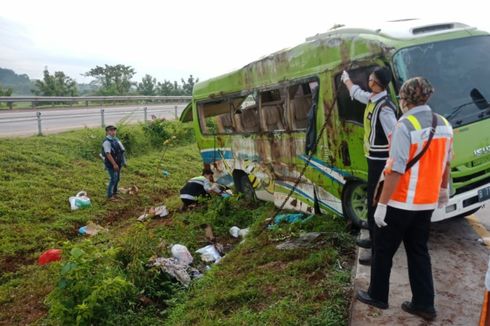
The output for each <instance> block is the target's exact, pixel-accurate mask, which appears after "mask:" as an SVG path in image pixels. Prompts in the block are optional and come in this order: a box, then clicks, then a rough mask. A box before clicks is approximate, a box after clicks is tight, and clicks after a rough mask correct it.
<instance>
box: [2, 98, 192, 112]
mask: <svg viewBox="0 0 490 326" xmlns="http://www.w3.org/2000/svg"><path fill="white" fill-rule="evenodd" d="M191 99H192V96H139V95H138V96H0V103H7V105H8V107H9V108H10V109H12V108H13V104H14V103H20V102H24V103H25V102H31V103H32V108H35V107H36V105H38V104H40V103H51V104H54V103H68V104H70V105H72V104H73V103H79V102H85V106H88V103H89V102H99V103H100V102H138V101H146V102H156V103H187V102H189V101H190V100H191Z"/></svg>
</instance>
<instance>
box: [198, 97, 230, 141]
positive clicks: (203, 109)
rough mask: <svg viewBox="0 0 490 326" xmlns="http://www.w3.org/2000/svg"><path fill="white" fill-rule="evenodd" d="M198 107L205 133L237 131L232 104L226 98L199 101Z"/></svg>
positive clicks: (200, 121) (202, 128)
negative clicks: (214, 100) (206, 101)
mask: <svg viewBox="0 0 490 326" xmlns="http://www.w3.org/2000/svg"><path fill="white" fill-rule="evenodd" d="M198 108H199V111H198V112H199V123H200V125H201V130H202V133H203V134H205V135H209V134H231V133H234V132H235V128H234V126H233V122H232V119H231V110H230V105H229V103H227V102H226V101H225V100H220V101H216V102H208V103H199V104H198Z"/></svg>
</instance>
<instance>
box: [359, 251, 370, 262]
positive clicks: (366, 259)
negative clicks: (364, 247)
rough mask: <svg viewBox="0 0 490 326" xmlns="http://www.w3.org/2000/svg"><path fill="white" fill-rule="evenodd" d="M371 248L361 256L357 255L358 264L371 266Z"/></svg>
mask: <svg viewBox="0 0 490 326" xmlns="http://www.w3.org/2000/svg"><path fill="white" fill-rule="evenodd" d="M371 258H372V256H371V250H369V251H368V252H365V253H364V254H363V255H362V256H361V257H359V264H361V265H364V266H371Z"/></svg>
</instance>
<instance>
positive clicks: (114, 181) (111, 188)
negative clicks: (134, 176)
mask: <svg viewBox="0 0 490 326" xmlns="http://www.w3.org/2000/svg"><path fill="white" fill-rule="evenodd" d="M119 169H121V167H119ZM107 172H108V173H109V184H108V185H107V198H111V197H112V196H114V195H115V194H117V185H118V184H119V179H120V176H121V170H119V171H117V172H116V171H114V169H113V168H112V167H111V168H109V167H107Z"/></svg>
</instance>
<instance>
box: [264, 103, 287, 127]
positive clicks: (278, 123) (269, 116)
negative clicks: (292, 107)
mask: <svg viewBox="0 0 490 326" xmlns="http://www.w3.org/2000/svg"><path fill="white" fill-rule="evenodd" d="M262 112H263V113H264V119H265V125H266V127H267V131H273V130H284V129H286V128H285V124H284V117H283V113H284V109H283V104H282V103H277V102H274V103H264V104H262Z"/></svg>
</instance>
